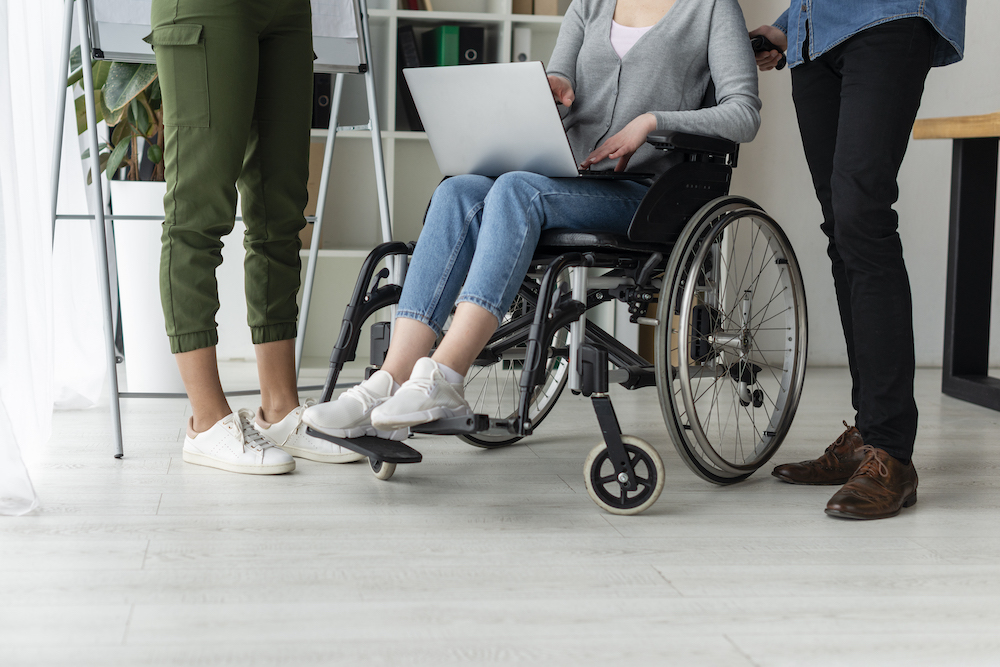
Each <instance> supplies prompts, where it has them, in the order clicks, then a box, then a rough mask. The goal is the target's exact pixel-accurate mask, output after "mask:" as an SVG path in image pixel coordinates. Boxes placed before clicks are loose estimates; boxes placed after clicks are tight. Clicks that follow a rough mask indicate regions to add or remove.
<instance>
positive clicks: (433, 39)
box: [423, 25, 459, 65]
mask: <svg viewBox="0 0 1000 667" xmlns="http://www.w3.org/2000/svg"><path fill="white" fill-rule="evenodd" d="M458 33H459V30H458V26H457V25H439V26H437V27H436V28H432V29H431V30H429V31H427V32H425V33H424V35H423V40H424V55H423V63H424V64H425V65H457V64H458Z"/></svg>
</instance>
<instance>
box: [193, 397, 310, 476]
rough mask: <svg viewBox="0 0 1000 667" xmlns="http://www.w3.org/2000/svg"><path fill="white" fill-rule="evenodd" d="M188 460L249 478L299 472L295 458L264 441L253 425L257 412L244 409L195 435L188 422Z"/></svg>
mask: <svg viewBox="0 0 1000 667" xmlns="http://www.w3.org/2000/svg"><path fill="white" fill-rule="evenodd" d="M183 457H184V460H185V461H187V462H188V463H194V464H196V465H200V466H208V467H210V468H218V469H219V470H228V471H229V472H241V473H246V474H248V475H280V474H281V473H285V472H291V471H292V470H295V459H293V458H292V456H291V454H288V453H287V452H284V451H282V450H280V449H278V448H276V447H274V446H272V444H271V442H270V441H269V440H267V439H266V438H264V436H262V435H261V434H260V433H259V432H258V431H257V429H256V428H254V425H253V411H252V410H247V409H246V408H242V409H240V410H239V411H238V412H234V413H232V414H231V415H228V416H226V417H224V418H222V419H220V420H219V421H217V422H216V423H215V425H214V426H212V428H210V429H208V430H207V431H205V432H204V433H195V432H194V430H193V429H192V428H191V423H190V422H189V423H188V432H187V436H186V437H185V438H184V449H183Z"/></svg>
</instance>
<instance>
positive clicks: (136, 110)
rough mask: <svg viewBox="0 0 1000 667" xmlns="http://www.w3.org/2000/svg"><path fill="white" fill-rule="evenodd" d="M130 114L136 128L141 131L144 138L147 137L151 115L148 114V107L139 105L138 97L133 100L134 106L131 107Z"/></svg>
mask: <svg viewBox="0 0 1000 667" xmlns="http://www.w3.org/2000/svg"><path fill="white" fill-rule="evenodd" d="M129 106H130V107H131V108H130V112H131V114H132V119H133V120H134V121H135V126H136V128H137V129H138V130H139V133H140V134H142V136H144V137H145V136H147V135H148V134H149V115H148V114H147V113H146V107H144V106H143V105H141V104H139V98H138V96H137V97H135V98H133V99H132V104H130V105H129Z"/></svg>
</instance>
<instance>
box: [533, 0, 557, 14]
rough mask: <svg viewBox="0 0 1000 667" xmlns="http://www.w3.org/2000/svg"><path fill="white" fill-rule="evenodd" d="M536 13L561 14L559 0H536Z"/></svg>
mask: <svg viewBox="0 0 1000 667" xmlns="http://www.w3.org/2000/svg"><path fill="white" fill-rule="evenodd" d="M535 13H536V14H539V15H543V16H557V15H558V14H559V0H535Z"/></svg>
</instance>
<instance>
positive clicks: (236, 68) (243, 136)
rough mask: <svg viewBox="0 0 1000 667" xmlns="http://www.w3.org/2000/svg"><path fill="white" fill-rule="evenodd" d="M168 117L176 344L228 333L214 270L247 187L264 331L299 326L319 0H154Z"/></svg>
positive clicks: (250, 265)
mask: <svg viewBox="0 0 1000 667" xmlns="http://www.w3.org/2000/svg"><path fill="white" fill-rule="evenodd" d="M152 28H153V31H152V33H151V34H150V35H149V36H148V37H147V38H146V41H147V42H149V43H150V44H152V45H153V49H154V51H155V52H156V66H157V70H158V72H159V82H160V89H161V91H162V94H163V114H164V125H165V130H164V132H165V134H164V141H165V150H164V166H165V172H166V181H167V194H166V196H165V197H164V201H163V205H164V213H165V214H166V219H165V221H164V223H163V252H162V255H161V260H160V294H161V299H162V302H163V314H164V319H165V321H166V327H167V334H168V336H169V337H170V348H171V351H172V352H174V353H175V354H176V353H178V352H189V351H191V350H196V349H199V348H204V347H211V346H213V345H216V344H217V343H218V332H217V325H216V322H215V314H216V312H218V309H219V294H218V284H217V282H216V279H215V270H216V268H217V267H218V266H219V264H221V263H222V240H221V239H222V237H223V236H224V235H226V234H228V233H229V232H230V231H232V229H233V225H234V222H235V221H234V218H235V210H236V187H234V185H238V186H239V192H240V194H241V195H242V197H243V201H242V204H243V206H242V207H243V219H244V222H245V224H246V228H247V231H246V236H245V238H244V241H243V245H244V246H245V248H246V262H245V265H244V272H245V282H246V299H247V323H248V324H249V325H250V329H251V332H252V337H253V342H254V343H255V344H259V343H269V342H272V341H278V340H287V339H290V338H295V329H296V318H297V315H298V308H297V306H296V302H295V297H296V294H297V292H298V289H299V281H300V277H299V275H300V262H299V249H300V248H301V242H300V241H299V236H298V232H299V230H301V229H302V228H303V227H304V226H305V218H304V217H303V213H302V211H303V209H304V208H305V206H306V201H307V198H308V194H307V191H306V180H307V178H308V170H309V128H310V125H311V114H312V62H313V51H312V20H311V11H310V6H309V0H240V1H238V2H234V1H233V0H153V12H152Z"/></svg>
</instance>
